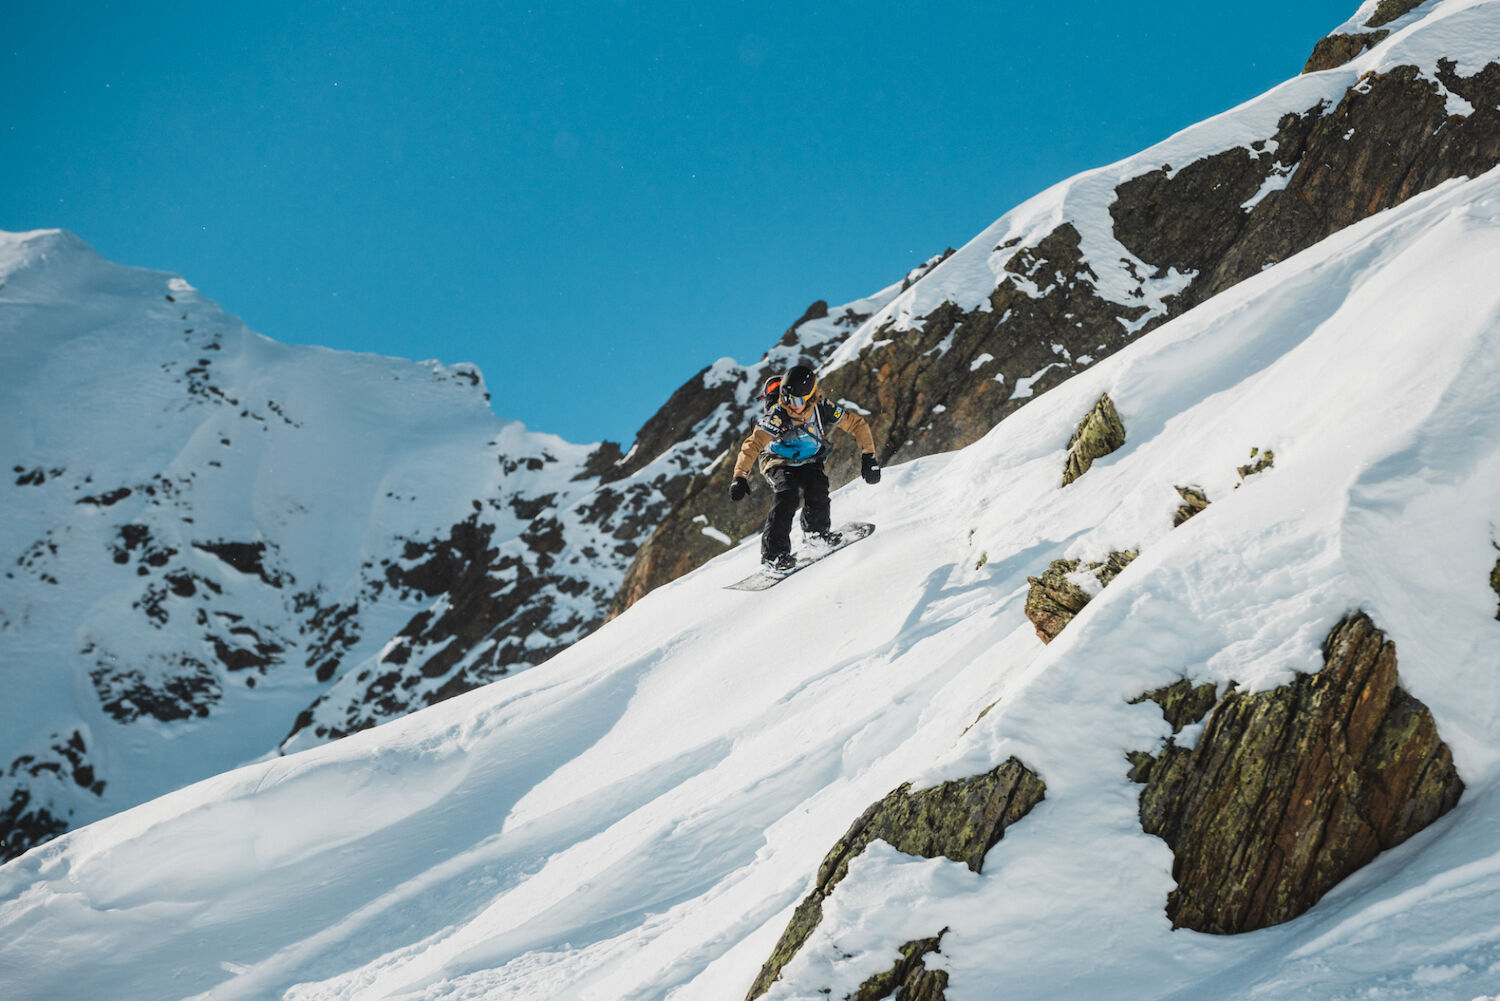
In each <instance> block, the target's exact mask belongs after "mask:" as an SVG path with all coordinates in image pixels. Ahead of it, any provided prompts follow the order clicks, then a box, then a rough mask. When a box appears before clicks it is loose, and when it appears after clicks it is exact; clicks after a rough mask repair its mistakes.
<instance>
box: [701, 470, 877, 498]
mask: <svg viewBox="0 0 1500 1001" xmlns="http://www.w3.org/2000/svg"><path fill="white" fill-rule="evenodd" d="M876 475H877V476H878V475H880V474H879V473H877V474H876ZM749 494H750V481H749V480H747V479H745V478H744V477H743V476H736V477H735V478H734V482H733V483H731V484H729V499H730V500H732V501H735V502H739V501H742V500H744V499H745V498H746V497H747V496H749Z"/></svg>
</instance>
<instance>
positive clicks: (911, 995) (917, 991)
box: [846, 928, 948, 1001]
mask: <svg viewBox="0 0 1500 1001" xmlns="http://www.w3.org/2000/svg"><path fill="white" fill-rule="evenodd" d="M946 933H947V929H946V928H945V929H943V931H942V932H939V933H938V934H937V935H934V936H933V937H932V938H921V939H917V940H916V941H914V942H908V943H906V944H905V945H903V946H902V947H901V958H900V959H899V960H897V961H896V965H895V966H892V967H891V968H890V969H889V970H886V971H885V972H884V973H877V974H876V975H875V976H873V977H871V978H870V979H869V980H866V981H865V982H864V983H862V984H860V985H859V990H857V991H855V992H854V993H853V994H851V995H846V997H848V998H851V999H852V1001H883V999H885V998H888V997H892V996H896V997H899V998H900V999H901V1001H945V999H946V998H947V996H948V995H947V990H948V972H947V971H946V970H929V969H928V968H927V964H926V962H925V961H924V959H925V957H926V956H928V955H930V954H931V953H934V952H937V951H938V946H939V945H940V944H941V942H942V940H943V935H944V934H946Z"/></svg>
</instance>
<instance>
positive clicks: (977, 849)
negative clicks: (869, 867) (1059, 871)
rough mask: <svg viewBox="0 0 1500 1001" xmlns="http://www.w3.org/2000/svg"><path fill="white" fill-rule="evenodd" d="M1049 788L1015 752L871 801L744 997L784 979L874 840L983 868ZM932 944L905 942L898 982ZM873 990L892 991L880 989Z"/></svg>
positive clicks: (751, 998)
mask: <svg viewBox="0 0 1500 1001" xmlns="http://www.w3.org/2000/svg"><path fill="white" fill-rule="evenodd" d="M1046 789H1047V787H1046V785H1045V784H1043V782H1042V780H1041V779H1040V778H1038V777H1037V775H1036V774H1035V773H1034V772H1032V771H1031V770H1030V769H1029V768H1027V767H1026V766H1025V765H1023V764H1021V762H1020V761H1018V760H1016V759H1015V758H1010V759H1008V760H1007V761H1006V762H1005V763H1004V764H1002V765H1000V766H999V767H997V768H994V769H992V770H991V771H988V772H985V773H983V774H981V775H975V776H973V777H971V778H967V779H961V780H958V781H953V782H944V783H943V784H942V785H939V786H935V787H933V788H931V789H923V790H921V791H918V792H913V791H912V790H911V787H910V786H909V785H903V786H901V787H899V788H897V789H895V790H894V791H892V792H891V793H890V794H889V795H887V796H886V797H885V798H884V799H882V800H880V801H879V802H878V803H875V804H873V805H872V806H871V807H870V808H869V809H868V810H866V811H865V812H864V813H863V814H862V815H861V816H860V818H859V819H858V820H856V821H855V822H854V823H853V825H852V826H850V828H849V830H848V831H847V832H846V833H845V834H844V836H843V837H842V838H840V839H839V840H838V843H837V844H835V845H834V846H833V850H832V851H830V852H829V853H828V855H827V856H826V857H825V858H824V859H823V863H822V865H820V866H819V867H818V876H817V882H816V883H815V885H814V886H813V890H812V892H811V893H809V894H808V895H807V897H806V898H804V899H803V901H802V903H801V904H799V905H798V906H797V910H796V911H795V913H793V915H792V920H791V922H790V923H789V924H788V925H787V928H786V931H784V932H783V933H782V935H781V939H780V941H778V942H777V943H776V947H775V948H774V949H773V950H772V952H771V956H770V958H769V959H767V960H766V963H765V965H764V966H763V967H762V968H761V971H760V975H759V976H758V977H757V978H756V979H755V983H754V984H753V985H752V986H751V988H750V993H749V995H748V996H747V1001H754V999H755V998H758V997H760V996H761V995H762V994H764V993H765V992H766V991H767V990H769V989H770V987H771V984H773V983H775V981H776V980H777V978H778V977H780V975H781V971H782V968H783V967H785V966H786V964H787V963H788V962H790V961H791V959H792V957H793V956H795V955H796V954H797V951H798V950H799V949H801V948H802V945H803V943H804V942H806V941H807V938H808V936H809V935H811V934H812V932H813V929H814V928H816V927H817V926H818V922H819V921H821V920H822V917H823V901H824V900H825V899H826V898H827V897H828V895H829V894H830V893H832V892H833V890H834V887H836V886H837V885H838V883H839V881H840V880H842V879H843V878H844V876H845V875H846V874H847V873H848V871H849V862H850V861H851V860H852V859H854V858H856V857H858V856H859V854H860V853H861V852H863V851H864V850H865V848H867V847H868V846H869V844H870V842H872V841H875V840H876V839H879V840H882V841H885V842H886V843H888V844H890V845H891V846H892V847H893V848H895V849H896V850H897V851H901V852H905V853H907V854H908V855H919V856H921V857H923V858H938V857H939V856H941V857H944V858H949V859H952V860H954V861H955V862H963V863H964V864H966V865H967V866H968V867H969V868H970V869H972V870H973V871H975V872H979V871H980V870H981V868H982V867H983V865H984V856H985V854H986V853H987V852H988V851H989V850H990V849H991V848H993V847H994V846H995V845H996V844H997V843H998V842H999V841H1000V839H1001V838H1002V837H1003V836H1004V834H1005V830H1006V828H1008V827H1009V826H1010V825H1012V824H1014V823H1016V821H1018V820H1020V819H1021V818H1022V817H1024V816H1026V814H1027V813H1029V812H1030V811H1031V808H1032V807H1034V806H1035V805H1036V804H1037V803H1040V802H1041V801H1042V798H1043V796H1044V795H1045V794H1046ZM938 937H939V938H940V937H941V935H939V936H938ZM927 941H930V942H932V949H924V948H922V945H923V944H924V943H925V942H927ZM934 949H936V939H932V940H924V942H923V943H911V944H908V945H907V946H905V947H903V950H902V952H903V961H904V962H905V963H906V965H905V966H904V967H903V965H902V964H901V963H898V964H897V967H896V968H895V969H896V971H897V972H899V973H900V979H901V981H905V980H906V979H907V978H908V977H911V976H912V975H913V974H914V971H915V967H916V960H917V959H919V958H920V956H921V955H924V954H925V953H927V952H931V951H933V950H934ZM908 950H910V953H908ZM893 976H894V974H893ZM929 979H930V980H935V978H932V977H929ZM945 984H946V978H944V985H945ZM927 989H931V988H927ZM860 996H861V997H865V996H866V995H860ZM869 996H870V997H872V998H878V997H885V996H888V995H884V994H878V993H876V994H872V995H869ZM903 996H904V995H903ZM933 996H935V995H933Z"/></svg>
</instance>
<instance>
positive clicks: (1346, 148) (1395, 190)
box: [1110, 62, 1500, 311]
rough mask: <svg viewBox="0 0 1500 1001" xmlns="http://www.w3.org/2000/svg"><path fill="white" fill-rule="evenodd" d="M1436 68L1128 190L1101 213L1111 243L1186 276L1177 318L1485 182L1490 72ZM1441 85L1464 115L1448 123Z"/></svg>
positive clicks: (1492, 117) (1314, 111)
mask: <svg viewBox="0 0 1500 1001" xmlns="http://www.w3.org/2000/svg"><path fill="white" fill-rule="evenodd" d="M1438 65H1439V69H1438V71H1437V78H1438V79H1437V80H1432V79H1426V78H1423V77H1422V75H1421V73H1420V71H1419V70H1418V69H1417V68H1416V67H1412V66H1407V67H1399V68H1397V69H1394V70H1392V71H1391V72H1389V73H1384V74H1370V75H1367V76H1366V77H1365V78H1364V79H1363V80H1361V81H1360V83H1359V85H1358V86H1357V87H1354V88H1351V89H1350V90H1349V91H1347V92H1346V93H1345V94H1344V96H1343V98H1342V100H1340V102H1339V103H1338V105H1337V106H1336V107H1334V108H1332V109H1328V108H1326V107H1325V106H1322V105H1319V106H1316V107H1313V108H1309V109H1307V110H1306V111H1304V112H1302V113H1301V114H1289V115H1286V116H1285V117H1284V118H1283V119H1282V120H1281V122H1280V128H1279V130H1278V131H1277V133H1276V134H1275V135H1273V136H1268V137H1267V140H1269V142H1268V143H1266V144H1255V145H1253V146H1252V147H1251V149H1248V150H1247V149H1244V148H1236V149H1231V150H1226V151H1224V152H1222V153H1219V154H1216V155H1214V156H1211V157H1207V158H1205V159H1203V160H1199V161H1196V162H1194V163H1192V164H1187V165H1182V166H1181V169H1179V170H1176V171H1175V172H1174V171H1172V170H1171V169H1169V168H1168V167H1163V168H1161V169H1160V170H1157V171H1154V172H1152V173H1148V174H1144V175H1142V176H1140V177H1137V178H1135V179H1133V180H1131V181H1128V182H1127V183H1125V184H1123V185H1121V186H1120V188H1119V189H1118V194H1119V198H1118V200H1117V201H1116V202H1115V204H1114V205H1113V206H1111V208H1110V212H1111V214H1112V215H1113V216H1114V219H1115V234H1116V236H1118V237H1119V239H1120V241H1121V242H1122V243H1124V244H1125V246H1126V247H1127V248H1129V249H1130V250H1131V251H1132V252H1133V253H1135V254H1137V255H1138V256H1139V257H1140V258H1141V259H1142V260H1144V261H1146V262H1148V263H1149V264H1153V265H1156V266H1159V267H1167V266H1172V267H1176V268H1177V269H1179V270H1180V271H1183V272H1185V273H1186V272H1190V271H1191V272H1195V273H1196V275H1197V277H1196V278H1194V280H1193V282H1192V284H1191V285H1190V286H1189V287H1188V288H1187V290H1186V291H1185V292H1184V293H1183V295H1182V298H1181V299H1180V301H1179V302H1178V303H1177V309H1178V310H1179V311H1180V310H1181V309H1185V308H1189V307H1191V306H1194V305H1197V304H1198V303H1200V302H1203V301H1204V300H1206V299H1208V298H1209V297H1210V296H1213V295H1216V294H1218V293H1219V292H1222V291H1223V290H1224V289H1226V288H1229V287H1230V286H1232V285H1234V284H1236V283H1238V282H1240V281H1243V280H1244V279H1246V278H1248V277H1250V276H1251V275H1253V274H1256V273H1257V272H1259V271H1260V270H1261V269H1262V268H1264V267H1266V266H1267V265H1269V264H1272V263H1275V262H1277V261H1282V260H1285V259H1286V258H1287V257H1289V256H1291V255H1292V254H1294V253H1296V252H1297V251H1299V250H1303V249H1305V248H1307V247H1309V246H1312V245H1313V244H1314V243H1317V242H1318V241H1319V240H1322V239H1324V238H1325V237H1328V236H1330V235H1332V234H1333V233H1335V232H1337V231H1338V230H1340V229H1343V228H1344V227H1345V226H1348V225H1350V224H1352V223H1355V222H1358V221H1359V220H1360V219H1363V218H1366V217H1367V216H1370V215H1373V214H1374V213H1376V212H1379V211H1382V210H1384V209H1387V208H1390V207H1392V206H1393V205H1398V204H1400V203H1401V202H1403V201H1405V200H1406V199H1408V198H1410V197H1412V196H1413V195H1415V194H1419V193H1420V192H1423V191H1426V190H1428V189H1430V188H1433V187H1435V186H1436V185H1438V184H1440V183H1442V182H1443V181H1445V180H1449V179H1450V178H1453V177H1459V176H1478V175H1479V174H1481V173H1484V172H1485V171H1487V170H1489V169H1490V168H1491V167H1493V166H1495V164H1496V163H1500V101H1497V100H1496V98H1497V97H1500V65H1497V64H1495V63H1491V64H1489V65H1487V66H1486V67H1485V68H1484V69H1483V70H1481V71H1480V72H1479V73H1477V74H1475V75H1474V76H1472V77H1467V78H1461V77H1459V76H1457V74H1456V73H1455V72H1454V64H1453V63H1452V62H1440V63H1439V64H1438ZM1439 81H1440V82H1441V86H1440V85H1439ZM1444 87H1446V88H1447V90H1448V91H1451V92H1452V93H1454V94H1457V95H1459V96H1460V97H1462V98H1464V99H1465V100H1467V101H1469V102H1470V103H1471V104H1472V105H1473V107H1474V111H1473V112H1472V113H1471V114H1467V115H1457V114H1450V113H1449V110H1448V109H1449V105H1448V101H1447V97H1446V96H1445V95H1444V94H1443V92H1442V90H1443V88H1444ZM1282 178H1284V179H1285V180H1284V186H1281V187H1276V185H1279V184H1283V181H1282V180H1281V179H1282ZM1267 182H1270V184H1268V183H1267ZM1257 196H1259V200H1258V201H1253V202H1252V200H1253V199H1256V197H1257ZM1247 206H1248V207H1247Z"/></svg>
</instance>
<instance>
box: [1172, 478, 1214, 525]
mask: <svg viewBox="0 0 1500 1001" xmlns="http://www.w3.org/2000/svg"><path fill="white" fill-rule="evenodd" d="M1176 490H1177V495H1178V496H1179V497H1181V498H1182V506H1181V507H1179V508H1178V509H1177V513H1176V514H1174V515H1173V516H1172V527H1173V528H1177V527H1178V526H1179V525H1181V524H1182V523H1183V522H1185V521H1187V520H1188V519H1189V518H1191V517H1193V516H1194V515H1196V514H1200V513H1202V512H1203V510H1204V509H1205V508H1207V507H1208V503H1209V501H1208V494H1206V493H1204V492H1203V491H1202V489H1200V488H1198V487H1177V488H1176Z"/></svg>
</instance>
